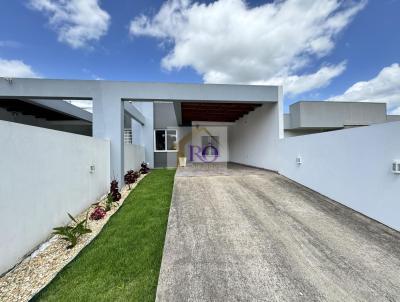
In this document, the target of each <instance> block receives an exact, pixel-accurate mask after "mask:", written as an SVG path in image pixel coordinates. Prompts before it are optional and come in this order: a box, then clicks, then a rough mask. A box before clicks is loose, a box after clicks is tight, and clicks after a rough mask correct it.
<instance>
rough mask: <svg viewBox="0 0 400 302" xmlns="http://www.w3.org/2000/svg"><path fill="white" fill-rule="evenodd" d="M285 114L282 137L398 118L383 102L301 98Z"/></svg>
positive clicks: (399, 116) (399, 118) (396, 119)
mask: <svg viewBox="0 0 400 302" xmlns="http://www.w3.org/2000/svg"><path fill="white" fill-rule="evenodd" d="M289 110H290V113H287V114H285V115H284V125H285V137H290V136H298V135H306V134H312V133H319V132H326V131H332V130H339V129H344V128H352V127H360V126H368V125H372V124H379V123H386V122H391V121H400V115H387V114H386V112H387V111H386V104H385V103H369V102H326V101H300V102H297V103H294V104H292V105H290V108H289Z"/></svg>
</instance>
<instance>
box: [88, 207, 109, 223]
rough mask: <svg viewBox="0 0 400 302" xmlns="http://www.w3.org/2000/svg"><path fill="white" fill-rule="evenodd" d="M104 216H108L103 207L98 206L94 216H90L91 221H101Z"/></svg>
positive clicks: (93, 213)
mask: <svg viewBox="0 0 400 302" xmlns="http://www.w3.org/2000/svg"><path fill="white" fill-rule="evenodd" d="M104 216H106V210H105V209H104V208H103V207H101V206H97V207H95V209H94V211H93V212H92V214H90V220H100V219H102V218H103V217H104Z"/></svg>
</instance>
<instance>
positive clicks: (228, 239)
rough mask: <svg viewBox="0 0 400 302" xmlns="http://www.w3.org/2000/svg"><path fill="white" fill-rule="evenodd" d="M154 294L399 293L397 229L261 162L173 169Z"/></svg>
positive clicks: (306, 297)
mask: <svg viewBox="0 0 400 302" xmlns="http://www.w3.org/2000/svg"><path fill="white" fill-rule="evenodd" d="M157 300H158V301H174V302H176V301H400V235H399V233H397V232H394V231H392V230H391V229H389V228H386V227H385V226H383V225H381V224H379V223H376V222H374V221H372V220H370V219H368V218H365V217H364V216H361V215H360V214H357V213H356V212H354V211H352V210H349V209H347V208H345V207H342V206H340V205H338V204H337V203H335V202H332V201H330V200H329V199H326V198H324V197H322V196H320V195H318V194H316V193H313V192H310V191H309V190H307V189H304V188H303V187H300V186H298V185H295V184H293V183H292V182H290V181H288V180H287V179H285V178H283V177H281V176H279V175H277V174H274V173H269V172H264V171H260V170H254V169H247V168H242V167H235V169H233V170H231V173H226V171H225V172H223V173H209V175H207V173H205V172H204V170H203V171H201V172H200V173H199V172H198V171H196V170H194V169H192V171H191V170H190V168H189V169H186V170H181V171H178V173H177V175H176V179H175V187H174V194H173V200H172V207H171V212H170V217H169V223H168V231H167V238H166V243H165V248H164V255H163V261H162V265H161V273H160V279H159V285H158V289H157Z"/></svg>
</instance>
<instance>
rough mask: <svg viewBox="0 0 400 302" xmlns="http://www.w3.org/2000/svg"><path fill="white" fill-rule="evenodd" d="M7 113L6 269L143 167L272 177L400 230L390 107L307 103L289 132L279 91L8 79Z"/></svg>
mask: <svg viewBox="0 0 400 302" xmlns="http://www.w3.org/2000/svg"><path fill="white" fill-rule="evenodd" d="M65 100H86V101H91V102H92V110H91V111H92V112H88V111H86V110H81V109H79V108H76V107H75V106H72V105H71V104H69V103H68V102H65ZM1 108H2V109H1ZM0 114H2V116H3V120H1V118H0V145H1V146H2V147H1V149H0V158H1V162H0V165H1V169H0V179H1V181H2V186H0V196H2V198H1V200H0V204H1V205H2V209H3V213H2V214H3V219H2V220H1V221H0V227H1V228H3V229H7V230H8V231H7V232H3V233H2V235H1V236H0V240H1V241H2V242H7V243H8V244H7V247H6V248H4V249H1V250H0V258H1V259H2V263H0V273H2V272H4V271H6V270H7V269H9V268H10V267H12V266H13V265H15V263H17V262H18V261H19V260H20V259H22V258H23V256H24V255H25V254H27V253H28V252H29V251H31V250H32V249H33V248H35V247H36V246H37V245H38V244H40V243H41V242H43V241H44V240H45V239H46V238H47V237H48V235H49V234H50V233H51V230H52V228H53V227H55V226H57V225H61V224H64V223H67V222H68V220H67V218H66V215H65V213H66V212H68V213H71V214H72V215H76V214H78V213H81V212H82V211H84V210H85V209H86V208H87V207H88V206H89V205H91V204H92V203H93V202H94V201H96V200H98V199H99V198H100V197H101V196H104V194H105V193H107V192H108V190H109V182H110V180H111V179H116V180H118V181H119V183H120V184H121V185H123V179H124V174H125V173H126V172H127V171H128V170H130V169H134V170H137V169H138V168H139V166H140V163H141V162H143V161H146V162H148V163H149V166H150V167H151V168H153V167H155V168H159V167H176V166H177V165H178V162H179V159H180V158H182V159H185V158H186V161H187V164H188V165H202V166H210V165H214V164H218V165H219V164H223V163H227V162H234V163H238V164H242V165H247V166H253V167H257V168H262V169H267V170H271V171H274V172H276V173H280V174H281V175H283V176H285V177H287V178H289V179H291V180H293V181H295V182H297V183H299V184H301V185H304V186H306V187H308V188H310V189H313V190H315V191H317V192H319V193H321V194H323V195H325V196H327V197H329V198H332V199H333V200H336V201H338V202H340V203H343V204H344V205H346V206H348V207H350V208H352V209H354V210H356V211H359V212H361V213H363V214H364V215H367V216H369V217H371V218H373V219H376V220H378V221H380V222H382V223H384V224H386V225H388V226H391V227H393V228H395V229H400V223H399V219H398V214H397V213H398V211H399V210H400V208H399V204H398V201H397V200H398V198H397V196H399V194H400V182H399V181H400V164H398V163H400V141H399V140H398V133H399V131H400V122H396V121H394V122H390V123H387V122H386V121H391V120H392V119H395V117H390V116H386V107H385V106H384V105H382V104H358V103H357V104H356V103H320V102H315V103H313V102H310V103H306V102H299V103H296V104H294V105H292V106H291V108H290V115H288V116H286V129H285V126H284V113H283V96H282V87H280V86H249V85H213V84H175V83H132V82H113V81H87V80H49V79H1V78H0ZM372 124H373V125H372ZM32 125H34V126H40V127H32ZM364 125H370V126H368V127H356V126H364ZM72 126H73V127H72ZM344 128H346V129H344ZM337 129H342V130H341V131H327V130H337ZM54 130H62V131H54ZM285 130H286V134H288V136H289V135H292V137H285V136H284V131H285ZM321 130H322V131H325V132H322V133H314V134H313V135H301V136H293V135H298V134H299V133H312V132H321ZM289 131H291V132H292V133H289ZM82 134H84V135H82ZM204 163H207V165H204ZM22 185H23V188H24V189H23V190H22V189H21V186H22ZM16 216H17V217H18V221H19V223H18V224H15V220H16ZM10 225H13V228H11V229H10V228H9V226H10Z"/></svg>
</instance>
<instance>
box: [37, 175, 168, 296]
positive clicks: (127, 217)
mask: <svg viewBox="0 0 400 302" xmlns="http://www.w3.org/2000/svg"><path fill="white" fill-rule="evenodd" d="M174 175H175V170H153V171H152V172H151V173H150V174H149V175H148V176H146V177H145V178H144V179H143V180H142V181H141V182H140V183H139V184H138V186H137V187H136V188H135V189H134V190H132V192H131V193H130V195H129V196H128V197H127V199H126V200H125V202H124V204H123V205H122V207H121V209H119V211H118V212H117V213H116V214H115V215H114V216H112V217H111V219H110V221H109V222H108V224H107V225H106V226H105V227H104V229H103V231H102V232H101V233H100V234H99V236H98V237H97V238H96V239H95V240H94V241H93V242H92V243H91V244H89V245H88V246H87V247H86V248H85V249H84V250H83V251H82V252H81V253H80V254H79V255H78V257H76V258H75V259H74V260H73V261H72V262H71V263H70V264H69V265H67V266H66V267H65V268H64V269H63V270H62V271H61V272H60V273H59V274H58V275H57V277H56V278H55V279H54V280H53V281H52V282H51V283H50V284H49V285H48V286H47V287H46V288H45V289H44V290H42V291H41V292H40V293H39V294H38V295H37V296H35V298H34V299H33V301H57V302H62V301H68V302H70V301H154V300H155V295H156V288H157V281H158V275H159V271H160V265H161V258H162V251H163V247H164V239H165V232H166V228H167V221H168V213H169V207H170V202H171V194H172V187H173V182H174Z"/></svg>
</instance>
